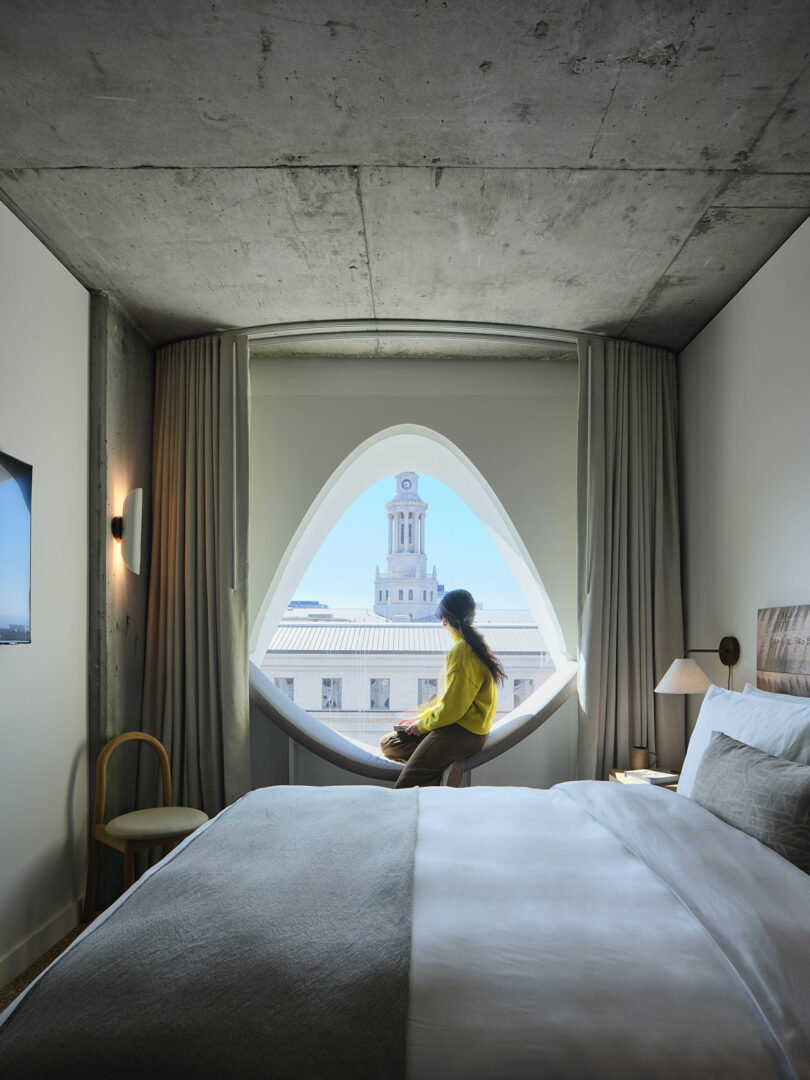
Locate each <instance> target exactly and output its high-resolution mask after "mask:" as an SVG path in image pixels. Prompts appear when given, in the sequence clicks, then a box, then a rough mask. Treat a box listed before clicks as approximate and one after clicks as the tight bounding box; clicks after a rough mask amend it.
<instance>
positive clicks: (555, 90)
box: [0, 0, 810, 348]
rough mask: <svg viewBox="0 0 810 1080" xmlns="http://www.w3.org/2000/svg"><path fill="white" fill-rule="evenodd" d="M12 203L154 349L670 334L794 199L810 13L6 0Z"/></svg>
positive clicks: (388, 1)
mask: <svg viewBox="0 0 810 1080" xmlns="http://www.w3.org/2000/svg"><path fill="white" fill-rule="evenodd" d="M0 31H1V33H0V37H1V38H2V42H1V43H0V61H2V63H0V101H2V109H1V110H0V193H2V195H3V197H4V198H5V199H6V200H7V201H8V202H9V204H10V205H12V207H13V208H15V209H16V210H17V212H18V213H20V215H21V216H22V217H23V218H24V220H26V221H27V222H28V223H29V224H30V225H31V227H32V228H33V229H34V231H36V232H37V233H38V234H39V235H40V236H41V237H43V238H44V239H45V240H46V242H47V243H48V244H49V246H51V247H52V249H53V250H54V251H55V252H56V253H57V254H59V255H60V257H61V258H62V259H63V261H65V262H66V264H67V265H68V266H69V267H70V268H71V269H72V270H73V271H74V272H75V273H76V274H77V276H78V277H79V278H80V280H81V281H82V282H84V283H85V284H87V285H89V286H91V287H93V288H98V289H104V290H107V291H108V292H109V293H110V294H111V295H112V296H113V297H114V298H115V299H116V301H117V302H118V303H119V304H120V305H121V306H122V307H123V308H124V310H125V311H126V312H127V313H128V314H129V315H130V316H131V317H132V318H133V319H134V321H135V322H136V324H137V325H138V326H139V327H140V329H141V330H142V331H143V332H144V333H145V334H146V335H147V337H148V338H149V339H150V340H151V341H153V342H160V341H166V340H169V339H172V338H176V337H180V336H185V335H188V334H193V333H199V332H205V331H207V330H210V329H213V328H215V327H219V326H245V325H252V324H259V323H265V322H274V321H294V320H305V319H321V318H353V317H358V318H369V317H375V316H376V317H378V318H386V317H401V316H404V315H407V316H409V317H413V318H420V317H436V318H445V319H469V318H474V319H476V320H485V321H492V322H495V321H506V322H520V323H532V324H536V325H544V326H550V327H559V328H565V329H572V330H597V331H603V332H608V333H612V334H622V335H624V336H628V337H634V338H637V339H639V340H644V341H649V342H652V343H655V344H665V345H668V346H670V347H674V348H679V347H681V346H683V345H684V344H685V343H686V342H687V341H688V340H690V339H691V337H692V336H693V335H694V334H695V332H696V331H697V330H698V329H700V328H701V327H702V326H703V325H704V324H705V322H706V321H708V319H710V318H711V317H712V316H713V315H714V314H715V313H716V311H717V310H719V308H720V307H722V306H723V304H724V303H726V302H727V300H728V299H729V298H730V297H731V296H732V295H733V294H734V293H735V292H736V291H737V290H738V289H739V287H740V286H741V285H742V284H743V283H744V282H745V281H746V280H747V279H748V278H749V277H750V276H751V274H752V273H754V272H755V271H756V270H757V269H758V268H759V266H761V264H762V263H763V262H764V261H765V260H766V259H767V258H768V257H769V256H770V254H771V253H772V252H773V251H774V250H775V249H776V248H777V247H778V246H779V244H780V243H781V242H782V241H783V240H784V239H785V237H786V236H787V235H789V234H790V232H792V231H793V229H795V228H796V226H797V225H798V224H799V223H800V222H801V221H802V220H803V219H804V218H805V217H806V216H807V214H808V212H809V211H810V137H809V136H808V104H809V103H810V102H809V100H808V99H810V71H809V70H808V41H810V5H809V4H808V3H807V2H806V0H761V2H753V0H752V2H747V0H733V2H731V3H728V2H726V0H702V2H695V0H692V2H688V0H654V2H646V3H641V2H640V0H605V2H600V3H595V2H588V0H545V2H542V3H540V2H537V0H504V2H501V3H498V4H493V3H491V0H464V2H462V0H344V2H342V3H340V4H337V5H335V4H332V3H329V0H296V2H295V3H293V2H292V0H287V2H281V0H280V2H277V3H274V4H268V3H260V2H258V0H228V2H227V3H224V2H221V3H217V2H209V3H205V4H203V3H200V2H198V0H168V2H165V3H162V4H156V3H154V2H153V0H126V2H125V0H75V2H73V3H71V4H68V3H62V2H59V3H52V2H47V0H4V3H3V5H2V8H0Z"/></svg>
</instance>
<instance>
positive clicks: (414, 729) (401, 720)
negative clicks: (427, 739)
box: [397, 712, 421, 735]
mask: <svg viewBox="0 0 810 1080" xmlns="http://www.w3.org/2000/svg"><path fill="white" fill-rule="evenodd" d="M397 727H398V728H399V729H400V731H403V732H404V733H405V734H406V735H419V734H421V732H420V731H419V717H418V716H417V714H416V713H415V712H404V713H400V714H399V716H398V717H397Z"/></svg>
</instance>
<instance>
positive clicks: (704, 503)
mask: <svg viewBox="0 0 810 1080" xmlns="http://www.w3.org/2000/svg"><path fill="white" fill-rule="evenodd" d="M808 281H810V222H808V223H805V224H804V225H803V226H802V227H801V228H800V229H799V230H798V231H797V232H796V233H794V234H793V236H791V237H790V239H789V240H788V241H787V242H786V243H785V244H784V245H783V247H782V248H780V250H779V251H778V252H777V253H776V254H775V255H774V256H773V257H772V258H771V259H770V260H769V261H768V262H767V263H766V264H765V265H764V266H763V268H762V269H761V270H760V271H759V273H757V274H756V275H755V276H754V277H753V278H752V279H751V281H750V282H749V283H748V284H747V285H746V286H745V287H744V288H743V289H742V290H741V291H740V292H739V293H738V294H737V296H735V298H734V299H733V300H732V301H731V302H730V303H729V304H728V305H727V306H726V307H725V308H724V309H723V310H722V311H721V312H720V314H719V315H717V316H716V318H714V319H713V320H712V321H711V322H710V323H709V325H708V326H707V327H706V329H705V330H703V332H702V333H701V334H700V335H699V336H698V337H697V338H695V340H694V341H693V342H692V343H691V344H690V345H689V346H688V348H686V349H685V350H684V351H683V353H681V355H680V358H679V376H680V400H681V430H680V444H681V513H682V522H683V524H682V529H683V538H684V545H683V559H684V603H685V609H686V641H687V645H688V646H690V647H692V648H716V647H717V645H718V643H719V641H720V638H721V637H722V636H723V635H724V634H734V635H735V636H736V637H738V638H739V639H740V643H741V646H742V654H741V657H740V662H739V664H738V665H737V667H736V668H735V670H734V688H735V689H738V690H739V689H742V686H743V684H744V682H745V681H746V680H747V681H750V682H753V681H754V680H755V673H756V617H757V609H758V608H761V607H770V606H778V605H782V604H800V603H810V558H808V536H810V483H808V463H810V420H809V419H808V410H810V347H809V346H808V323H807V283H808ZM695 659H697V660H698V662H699V663H701V664H704V665H705V670H706V672H707V674H708V675H709V677H710V678H712V679H713V680H714V681H717V682H719V683H721V685H725V684H726V683H725V677H726V669H724V668H723V667H722V666H721V665H720V664H719V662H718V661H716V660H715V659H714V658H713V657H710V656H709V657H705V656H704V657H700V656H698V657H695ZM690 711H691V713H692V718H694V712H695V709H694V703H692V707H691V710H690Z"/></svg>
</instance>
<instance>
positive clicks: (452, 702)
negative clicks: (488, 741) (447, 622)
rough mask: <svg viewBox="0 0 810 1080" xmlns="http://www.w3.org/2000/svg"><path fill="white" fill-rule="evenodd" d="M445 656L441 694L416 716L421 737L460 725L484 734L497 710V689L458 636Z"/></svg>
mask: <svg viewBox="0 0 810 1080" xmlns="http://www.w3.org/2000/svg"><path fill="white" fill-rule="evenodd" d="M453 641H454V642H455V644H454V645H453V647H452V649H451V650H450V652H449V653H448V654H447V666H446V671H445V677H444V693H443V694H442V696H441V697H440V698H439V700H438V701H437V702H436V704H435V705H432V706H431V707H429V708H427V709H425V710H424V711H423V712H421V713H419V730H420V731H421V732H422V734H423V735H424V734H427V732H429V731H435V730H436V728H440V727H445V726H446V725H447V724H460V725H461V726H462V727H463V728H466V729H467V730H468V731H472V732H473V733H474V734H475V735H487V734H489V731H490V729H491V728H492V721H493V720H494V719H495V712H496V710H497V708H498V690H497V687H496V685H495V680H494V679H493V678H492V675H491V674H490V672H489V668H488V667H487V666H486V664H485V663H484V662H483V661H482V660H481V659H480V658H479V657H477V656H476V655H475V653H474V652H473V650H472V648H471V647H470V646H469V645H468V644H467V642H466V641H464V639H463V638H462V636H461V634H459V633H455V634H453Z"/></svg>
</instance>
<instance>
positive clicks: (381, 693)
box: [369, 679, 391, 709]
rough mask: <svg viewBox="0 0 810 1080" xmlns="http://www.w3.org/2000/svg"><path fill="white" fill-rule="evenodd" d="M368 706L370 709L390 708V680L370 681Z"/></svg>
mask: <svg viewBox="0 0 810 1080" xmlns="http://www.w3.org/2000/svg"><path fill="white" fill-rule="evenodd" d="M369 698H370V700H369V704H370V705H371V708H372V709H390V708H391V680H390V679H372V680H371V692H370V695H369Z"/></svg>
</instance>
